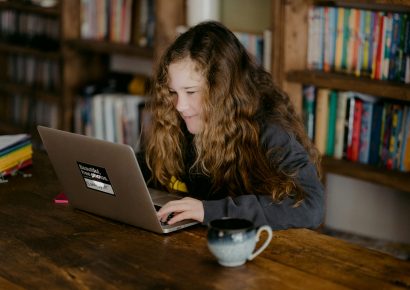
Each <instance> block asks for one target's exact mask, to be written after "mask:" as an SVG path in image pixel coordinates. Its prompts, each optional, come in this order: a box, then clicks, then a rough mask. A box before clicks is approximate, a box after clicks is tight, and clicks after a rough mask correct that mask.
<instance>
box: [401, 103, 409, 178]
mask: <svg viewBox="0 0 410 290" xmlns="http://www.w3.org/2000/svg"><path fill="white" fill-rule="evenodd" d="M404 124H405V125H404V127H403V130H404V131H403V145H402V147H403V148H402V151H401V156H400V170H401V171H406V172H408V171H410V109H409V108H407V115H406V119H405V123H404Z"/></svg>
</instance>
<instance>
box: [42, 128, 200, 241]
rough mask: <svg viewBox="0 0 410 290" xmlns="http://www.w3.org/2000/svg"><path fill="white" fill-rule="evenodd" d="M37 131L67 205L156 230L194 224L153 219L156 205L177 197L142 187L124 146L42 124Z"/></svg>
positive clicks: (132, 156)
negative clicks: (66, 198)
mask: <svg viewBox="0 0 410 290" xmlns="http://www.w3.org/2000/svg"><path fill="white" fill-rule="evenodd" d="M37 129H38V132H39V133H40V137H41V139H42V140H43V144H44V147H45V148H46V150H47V153H48V156H49V158H50V160H51V163H52V165H53V167H54V169H55V171H56V174H57V176H58V178H59V180H60V182H61V184H62V186H63V189H64V193H65V194H66V195H67V197H68V200H69V202H70V205H72V206H73V207H75V208H78V209H81V210H84V211H87V212H91V213H94V214H97V215H101V216H104V217H108V218H111V219H114V220H117V221H121V222H124V223H127V224H130V225H133V226H136V227H140V228H143V229H146V230H149V231H153V232H156V233H169V232H172V231H176V230H179V229H182V228H185V227H188V226H191V225H194V224H197V223H198V222H197V221H194V220H185V221H181V222H178V223H176V224H173V225H168V224H163V223H161V222H160V221H159V220H158V218H157V216H156V212H157V210H156V208H158V207H160V206H162V205H164V204H165V203H167V202H168V201H171V200H175V199H180V198H182V196H179V195H177V194H173V193H167V192H163V191H159V190H155V189H151V188H150V189H148V187H147V185H146V183H145V180H144V177H143V175H142V173H141V170H140V167H139V165H138V162H137V159H136V156H135V153H134V151H133V149H132V148H131V147H130V146H129V145H124V144H117V143H112V142H107V141H103V140H99V139H96V138H92V137H88V136H84V135H80V134H74V133H70V132H66V131H61V130H57V129H52V128H47V127H43V126H37Z"/></svg>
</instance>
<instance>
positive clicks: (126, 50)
mask: <svg viewBox="0 0 410 290" xmlns="http://www.w3.org/2000/svg"><path fill="white" fill-rule="evenodd" d="M65 44H66V45H67V46H69V47H71V48H74V49H76V50H83V51H91V52H94V53H107V54H112V53H116V54H124V55H130V56H137V57H142V58H152V57H153V55H154V49H153V48H146V47H139V46H136V45H131V44H121V43H114V42H108V41H98V40H84V39H70V40H66V41H65Z"/></svg>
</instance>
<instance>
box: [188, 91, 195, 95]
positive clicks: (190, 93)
mask: <svg viewBox="0 0 410 290" xmlns="http://www.w3.org/2000/svg"><path fill="white" fill-rule="evenodd" d="M187 94H188V95H193V94H195V92H193V91H189V92H187Z"/></svg>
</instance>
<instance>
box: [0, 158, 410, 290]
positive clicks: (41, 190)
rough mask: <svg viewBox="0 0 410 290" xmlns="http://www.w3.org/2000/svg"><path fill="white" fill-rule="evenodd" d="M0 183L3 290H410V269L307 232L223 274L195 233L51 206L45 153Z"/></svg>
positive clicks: (286, 234)
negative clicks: (25, 172)
mask: <svg viewBox="0 0 410 290" xmlns="http://www.w3.org/2000/svg"><path fill="white" fill-rule="evenodd" d="M31 172H32V177H30V178H23V177H22V176H14V177H11V178H9V182H8V183H6V184H0V261H1V262H0V289H406V288H407V289H408V288H410V263H408V262H405V261H401V260H398V259H395V258H393V257H391V256H388V255H385V254H382V253H379V252H376V251H372V250H368V249H365V248H362V247H360V246H357V245H353V244H349V243H346V242H344V241H340V240H337V239H335V238H332V237H329V236H325V235H322V234H319V233H316V232H314V231H311V230H306V229H291V230H286V231H277V232H274V238H273V239H272V241H271V243H270V245H269V247H268V248H267V250H265V251H264V252H263V253H262V254H261V255H260V256H258V257H257V258H255V260H253V261H251V262H248V263H246V264H245V265H243V266H240V267H237V268H224V267H222V266H219V265H218V264H217V262H216V260H215V258H214V257H213V256H212V255H211V254H210V252H209V250H208V248H207V241H206V233H207V228H206V227H204V226H201V225H198V226H195V227H193V228H190V229H186V230H183V231H180V232H176V233H172V234H168V235H159V234H155V233H151V232H148V231H145V230H141V229H138V228H135V227H132V226H128V225H125V224H122V223H119V222H116V221H112V220H108V219H106V218H103V217H99V216H95V215H92V214H88V213H85V212H82V211H80V210H76V209H73V208H71V207H70V206H69V205H62V204H54V203H53V197H54V196H55V195H57V194H58V193H59V192H60V191H61V190H62V189H61V187H60V184H59V182H58V180H57V179H56V176H55V174H54V171H53V169H52V167H51V165H50V163H49V160H48V158H47V155H46V154H44V153H43V152H38V151H36V152H35V154H34V165H33V167H32V168H31Z"/></svg>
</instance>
